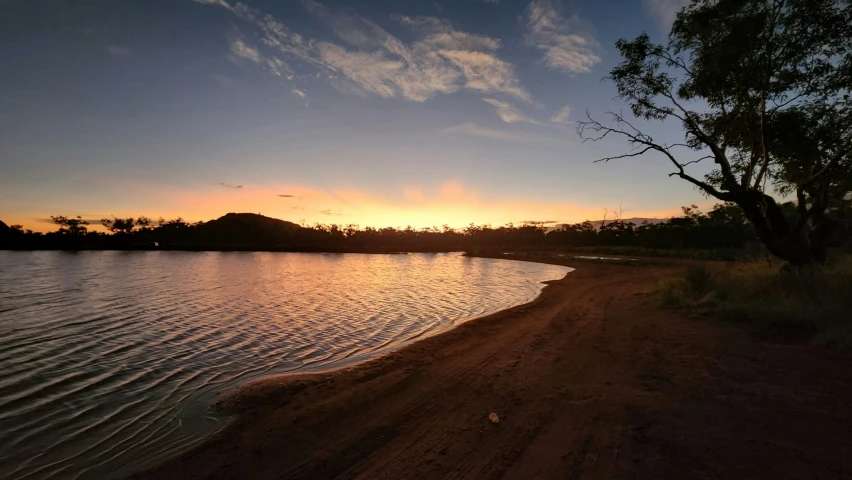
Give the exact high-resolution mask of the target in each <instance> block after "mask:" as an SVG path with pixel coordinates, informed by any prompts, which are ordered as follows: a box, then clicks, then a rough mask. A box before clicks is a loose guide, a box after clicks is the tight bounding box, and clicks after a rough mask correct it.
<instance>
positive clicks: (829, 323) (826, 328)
mask: <svg viewBox="0 0 852 480" xmlns="http://www.w3.org/2000/svg"><path fill="white" fill-rule="evenodd" d="M657 294H658V295H659V299H660V302H661V303H662V305H663V306H664V307H667V308H672V309H677V310H685V311H690V312H693V313H699V314H702V315H708V316H712V317H715V318H721V319H725V320H728V321H732V322H737V323H742V324H745V325H748V326H751V327H754V328H756V329H757V331H758V332H759V333H761V334H763V335H768V336H771V337H776V338H778V339H788V340H793V339H803V338H814V339H816V340H818V341H824V342H830V343H836V344H838V345H842V346H844V347H850V346H852V257H849V256H842V257H839V258H836V259H835V260H834V262H833V263H832V264H829V265H827V266H826V267H824V268H822V269H820V270H816V271H808V272H795V271H781V269H779V268H778V267H777V265H776V267H774V268H773V267H770V266H768V265H767V264H766V263H759V262H751V263H736V264H728V265H726V266H724V267H722V266H719V265H712V264H695V265H690V266H689V267H688V268H687V270H686V272H685V273H684V275H683V276H681V277H674V278H670V279H666V280H664V281H663V282H660V284H659V285H658V287H657Z"/></svg>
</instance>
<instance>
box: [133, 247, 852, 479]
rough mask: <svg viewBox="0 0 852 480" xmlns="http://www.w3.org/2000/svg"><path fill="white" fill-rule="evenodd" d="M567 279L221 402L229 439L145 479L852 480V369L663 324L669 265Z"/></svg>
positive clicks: (216, 440) (817, 356)
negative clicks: (330, 367)
mask: <svg viewBox="0 0 852 480" xmlns="http://www.w3.org/2000/svg"><path fill="white" fill-rule="evenodd" d="M501 258H512V257H510V256H503V257H501ZM519 259H523V258H519ZM543 261H553V263H560V261H558V260H543ZM561 264H565V265H568V266H572V267H576V268H577V270H576V271H574V272H572V273H570V274H568V275H567V276H566V277H565V278H564V279H562V280H558V281H555V282H551V283H550V285H549V286H548V287H547V288H545V289H544V291H543V293H542V295H541V296H540V297H539V298H538V299H537V300H535V301H534V302H532V303H529V304H526V305H521V306H518V307H515V308H512V309H509V310H506V311H503V312H499V313H496V314H494V315H490V316H488V317H484V318H481V319H478V320H474V321H471V322H468V323H465V324H463V325H461V326H459V327H458V328H456V329H454V330H451V331H449V332H446V333H443V334H441V335H438V336H435V337H431V338H428V339H425V340H422V341H420V342H417V343H415V344H412V345H410V346H408V347H405V348H403V349H401V350H399V351H397V352H394V353H392V354H389V355H387V356H384V357H381V358H378V359H376V360H373V361H370V362H367V363H364V364H361V365H358V366H356V367H352V368H348V369H344V370H340V371H335V372H330V373H326V374H317V375H303V376H285V377H275V378H270V379H266V380H262V381H259V382H256V383H253V384H250V385H247V386H245V387H243V388H241V389H239V390H238V391H236V392H232V393H230V394H228V395H226V396H223V397H222V398H220V400H219V401H218V402H217V404H216V406H215V408H217V409H220V410H222V411H226V412H231V413H237V414H238V417H237V420H236V421H235V422H234V423H233V424H232V425H231V426H229V427H228V428H226V429H225V430H224V431H223V432H221V433H220V434H218V435H216V436H215V437H213V438H212V439H211V440H210V441H209V442H207V443H206V444H205V445H203V446H202V447H200V448H198V449H196V450H194V451H191V452H189V453H187V454H185V455H182V456H180V457H178V458H176V459H173V460H171V461H168V462H167V463H165V464H163V465H161V466H160V467H158V468H156V469H154V470H151V471H148V472H145V473H144V474H141V475H138V476H137V478H152V479H154V478H156V479H162V478H167V479H168V478H175V479H179V478H180V479H200V478H211V479H212V478H216V479H219V478H221V479H226V478H252V479H266V478H305V479H318V478H363V479H400V478H417V479H444V478H477V479H478V478H519V479H532V478H638V479H659V478H679V479H688V478H767V479H768V478H773V479H775V478H844V477H852V420H850V414H849V413H850V411H852V368H849V367H850V365H852V359H850V358H849V355H847V354H839V353H835V352H834V351H833V350H831V349H829V348H826V347H814V346H810V345H780V344H773V343H766V342H761V341H759V340H757V339H755V338H754V337H752V336H750V335H749V334H748V333H746V331H745V330H743V329H741V328H738V327H736V326H733V325H728V324H720V323H717V322H712V321H709V320H705V319H693V318H684V317H683V316H680V315H677V314H673V313H670V312H665V311H661V310H660V309H658V308H657V307H656V306H655V304H654V300H653V299H652V298H650V297H649V295H648V294H649V292H650V291H651V290H652V288H653V285H654V284H655V282H657V281H658V280H659V279H660V278H663V277H665V276H667V275H671V274H672V273H673V272H674V271H675V268H674V267H665V266H651V265H644V266H634V265H619V264H606V263H603V262H579V261H577V260H569V261H568V262H567V263H561ZM492 412H493V413H496V414H497V415H498V416H499V419H500V420H499V423H496V424H494V423H492V422H491V421H489V419H488V416H489V414H490V413H492Z"/></svg>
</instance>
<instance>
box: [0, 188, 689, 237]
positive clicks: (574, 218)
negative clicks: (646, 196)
mask: <svg viewBox="0 0 852 480" xmlns="http://www.w3.org/2000/svg"><path fill="white" fill-rule="evenodd" d="M156 193H157V194H156V195H155V197H156V201H155V202H153V207H154V208H151V209H150V210H147V211H145V210H143V209H139V210H135V211H130V210H122V211H116V212H111V211H110V209H109V208H108V207H104V208H102V209H101V208H97V209H94V208H92V207H91V206H88V207H87V208H86V209H85V210H83V209H81V210H80V213H79V215H81V216H82V217H83V218H85V219H88V220H90V221H92V222H93V225H92V227H90V228H93V229H95V230H100V229H101V228H100V225H99V224H97V221H98V219H100V218H105V217H111V216H112V215H115V216H117V217H138V216H140V215H145V216H148V217H151V218H152V219H154V220H156V219H157V218H159V217H163V218H165V219H171V218H177V217H182V218H183V219H184V220H186V221H189V222H195V221H199V220H200V221H208V220H212V219H216V218H219V217H220V216H222V215H224V214H226V213H229V212H235V213H260V214H262V215H266V216H268V217H273V218H279V219H282V220H287V221H291V222H294V223H301V222H304V223H305V224H307V225H313V224H314V223H325V224H340V225H347V224H356V225H359V226H360V227H362V228H363V227H367V226H371V227H377V228H381V227H398V228H404V227H406V226H409V225H410V226H412V227H414V228H424V227H433V226H435V227H439V228H440V227H441V226H443V225H449V226H450V227H453V228H462V227H465V226H467V225H469V224H470V223H475V224H477V225H484V224H491V225H492V226H495V227H496V226H500V225H505V224H507V223H514V224H520V223H522V222H525V221H537V222H550V223H577V222H582V221H584V220H599V219H601V218H603V216H604V212H605V210H606V207H605V206H591V205H582V204H573V203H546V202H535V201H530V200H519V199H512V198H501V199H499V200H490V199H485V198H482V197H481V196H480V195H479V193H478V192H477V191H474V190H471V189H469V188H466V187H465V186H464V185H462V184H461V183H460V182H454V181H450V182H445V183H443V184H441V185H439V186H437V188H433V189H431V190H424V189H422V188H420V187H413V186H406V187H401V188H400V189H399V195H398V197H396V198H381V197H374V196H370V195H368V194H365V193H363V192H360V191H357V190H333V191H321V190H317V189H313V188H310V187H304V186H295V185H281V186H274V187H273V186H263V187H260V186H257V187H252V186H246V187H240V188H235V187H230V188H229V187H225V186H209V187H202V188H200V189H198V190H196V191H192V192H186V191H178V190H177V189H173V188H159V191H158V192H156ZM148 194H149V195H150V191H148ZM63 210H64V209H63ZM614 210H617V208H612V207H611V206H610V207H609V212H610V214H609V217H610V218H612V213H611V212H612V211H614ZM680 213H681V212H680V208H672V209H668V210H658V211H651V210H646V211H643V210H632V209H631V210H630V211H629V212H626V213H625V215H624V216H625V217H646V218H669V217H671V216H674V215H679V214H680ZM50 214H54V215H55V214H62V215H77V214H78V213H77V212H75V211H73V210H72V211H62V212H51V213H45V214H44V215H40V214H34V215H33V214H31V215H21V214H17V215H9V214H6V215H4V216H0V220H3V221H4V222H6V223H7V224H9V225H14V224H21V225H23V226H24V227H25V228H29V229H32V230H34V231H41V232H47V231H53V230H55V229H56V228H55V226H54V225H53V224H51V223H49V222H47V221H43V220H44V219H47V218H49V215H50Z"/></svg>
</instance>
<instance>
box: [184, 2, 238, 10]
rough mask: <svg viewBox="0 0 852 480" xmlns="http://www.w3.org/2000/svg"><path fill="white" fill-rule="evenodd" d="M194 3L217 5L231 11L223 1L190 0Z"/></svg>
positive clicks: (229, 6)
mask: <svg viewBox="0 0 852 480" xmlns="http://www.w3.org/2000/svg"><path fill="white" fill-rule="evenodd" d="M192 1H193V2H195V3H203V4H205V5H219V6H221V7H225V8H227V9H228V10H232V8H231V5H229V4H228V2H226V1H225V0H192Z"/></svg>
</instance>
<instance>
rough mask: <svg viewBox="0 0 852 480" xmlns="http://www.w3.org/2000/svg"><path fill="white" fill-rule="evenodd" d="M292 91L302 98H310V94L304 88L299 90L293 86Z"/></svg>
mask: <svg viewBox="0 0 852 480" xmlns="http://www.w3.org/2000/svg"><path fill="white" fill-rule="evenodd" d="M291 92H293V95H296V96H297V97H299V98H301V99H302V100H304V99H306V98H308V94H307V93H305V91H304V90H299V89H298V88H295V87H293V90H291Z"/></svg>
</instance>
